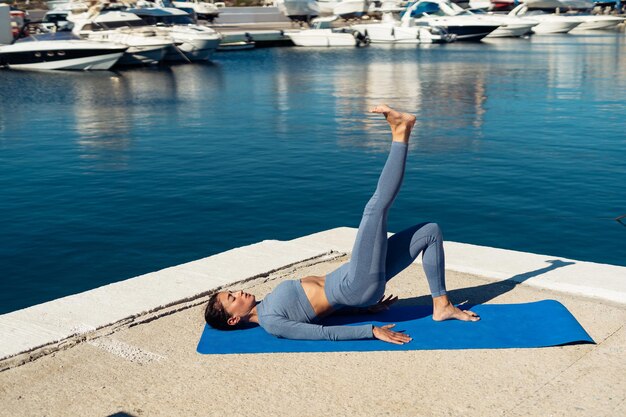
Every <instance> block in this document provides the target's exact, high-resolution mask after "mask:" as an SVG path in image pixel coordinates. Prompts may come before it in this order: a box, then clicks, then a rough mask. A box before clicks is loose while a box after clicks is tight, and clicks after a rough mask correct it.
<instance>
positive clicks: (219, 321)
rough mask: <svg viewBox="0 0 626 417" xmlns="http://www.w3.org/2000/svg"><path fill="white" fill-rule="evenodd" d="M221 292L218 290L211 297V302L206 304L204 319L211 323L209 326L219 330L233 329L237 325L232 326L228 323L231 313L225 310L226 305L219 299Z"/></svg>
mask: <svg viewBox="0 0 626 417" xmlns="http://www.w3.org/2000/svg"><path fill="white" fill-rule="evenodd" d="M218 295H219V292H216V293H215V294H213V295H212V296H211V298H209V302H208V304H207V306H206V310H204V319H205V320H206V322H207V323H208V324H209V326H211V327H213V328H214V329H219V330H233V329H235V328H236V327H237V326H231V325H230V324H228V319H229V318H230V315H228V313H227V312H226V310H224V306H223V305H222V303H221V302H220V300H218V299H217V296H218Z"/></svg>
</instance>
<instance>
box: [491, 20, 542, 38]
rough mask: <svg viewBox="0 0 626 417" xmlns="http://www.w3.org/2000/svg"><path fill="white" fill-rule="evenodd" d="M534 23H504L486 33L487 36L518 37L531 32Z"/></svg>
mask: <svg viewBox="0 0 626 417" xmlns="http://www.w3.org/2000/svg"><path fill="white" fill-rule="evenodd" d="M534 26H536V24H535V23H529V24H504V25H502V26H500V27H499V28H498V29H496V30H494V31H493V32H491V33H490V34H489V35H487V37H488V38H518V37H520V36H524V35H527V34H529V33H532V29H533V27H534Z"/></svg>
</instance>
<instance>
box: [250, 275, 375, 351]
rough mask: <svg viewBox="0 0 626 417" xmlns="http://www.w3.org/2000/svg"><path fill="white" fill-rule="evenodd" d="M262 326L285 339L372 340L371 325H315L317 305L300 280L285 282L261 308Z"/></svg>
mask: <svg viewBox="0 0 626 417" xmlns="http://www.w3.org/2000/svg"><path fill="white" fill-rule="evenodd" d="M257 314H258V318H259V324H260V325H261V327H263V329H265V331H267V332H268V333H270V334H273V335H274V336H278V337H284V338H285V339H307V340H321V339H326V340H353V339H371V338H372V337H373V335H372V330H373V327H372V325H371V324H362V325H358V326H323V325H320V324H315V321H316V318H317V317H316V316H315V312H314V311H313V306H311V303H310V302H309V299H308V298H307V297H306V293H305V292H304V288H302V284H301V283H300V281H299V280H295V281H284V282H281V283H280V284H279V285H278V286H277V287H276V288H275V289H274V291H272V292H271V293H270V294H268V295H267V296H266V297H265V298H264V299H263V300H262V301H261V302H260V303H259V304H258V305H257Z"/></svg>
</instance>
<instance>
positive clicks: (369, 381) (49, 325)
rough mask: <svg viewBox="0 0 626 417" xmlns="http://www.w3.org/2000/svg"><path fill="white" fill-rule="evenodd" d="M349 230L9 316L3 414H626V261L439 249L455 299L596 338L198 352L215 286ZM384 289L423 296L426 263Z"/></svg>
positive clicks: (317, 253)
mask: <svg viewBox="0 0 626 417" xmlns="http://www.w3.org/2000/svg"><path fill="white" fill-rule="evenodd" d="M355 232H356V230H355V229H350V228H339V229H332V230H328V231H325V232H321V233H317V234H313V235H309V236H305V237H302V238H299V239H294V240H291V241H287V242H282V241H272V240H269V241H263V242H260V243H257V244H254V245H250V246H246V247H242V248H237V249H233V250H231V251H228V252H224V253H221V254H217V255H214V256H211V257H208V258H204V259H201V260H198V261H194V262H190V263H187V264H183V265H178V266H175V267H172V268H167V269H165V270H162V271H158V272H154V273H151V274H146V275H143V276H140V277H136V278H133V279H130V280H126V281H122V282H119V283H115V284H111V285H107V286H104V287H101V288H97V289H94V290H91V291H87V292H85V293H81V294H77V295H73V296H70V297H65V298H62V299H59V300H54V301H51V302H49V303H44V304H40V305H37V306H33V307H30V308H27V309H24V310H19V311H16V312H13V313H9V314H5V315H2V316H0V358H1V359H0V369H1V370H2V371H1V372H0V402H1V403H2V404H3V407H1V408H0V416H4V415H7V416H9V415H11V416H14V415H23V416H30V415H33V416H34V415H48V416H56V415H59V416H61V415H103V416H105V415H131V416H143V415H146V416H153V415H157V416H158V415H164V416H165V415H168V416H170V415H202V416H206V415H258V414H261V413H262V414H264V415H298V416H299V415H311V416H319V415H330V414H339V415H364V416H373V415H387V414H391V415H400V416H402V415H407V416H420V415H425V416H432V415H451V416H452V415H453V416H459V415H515V416H517V415H519V416H522V415H524V416H528V415H536V416H545V415H563V416H565V415H567V416H571V415H590V416H591V415H593V416H596V415H603V416H612V415H615V416H618V415H619V416H621V415H624V413H626V362H625V361H624V360H623V359H624V352H625V347H626V329H624V324H625V323H626V268H624V267H617V266H611V265H601V264H594V263H589V262H580V261H576V260H569V259H563V258H558V257H553V256H546V255H537V254H528V253H522V252H515V251H509V250H503V249H495V248H487V247H480V246H474V245H467V244H462V243H454V242H447V243H446V247H445V249H446V257H447V262H448V264H447V266H448V269H447V274H448V277H447V281H448V283H449V289H450V296H451V298H452V299H453V301H455V302H461V301H464V300H465V299H469V300H470V301H471V300H480V301H481V302H486V303H514V302H530V301H536V300H540V299H547V298H552V299H557V300H559V301H560V302H561V303H563V304H564V305H565V306H566V307H567V308H568V309H569V310H570V311H571V312H572V313H573V314H574V316H575V317H576V318H577V319H578V320H579V322H580V323H581V324H582V325H583V327H585V329H586V330H587V331H588V332H589V333H590V335H591V336H592V337H593V338H594V340H595V341H596V342H597V344H596V345H576V346H563V347H553V348H543V349H502V350H465V351H413V352H369V353H345V352H343V353H306V354H303V353H299V354H298V353H290V354H260V355H227V356H220V355H206V356H204V355H199V354H197V353H196V352H195V347H196V344H197V342H198V339H199V337H200V334H201V332H202V328H203V320H202V310H203V308H202V304H203V303H204V302H205V301H206V299H207V298H208V296H209V294H210V293H212V292H213V291H215V290H216V289H219V288H244V289H246V291H248V292H251V293H253V294H255V295H256V296H257V298H259V299H261V298H262V297H263V296H264V295H265V294H267V293H268V292H269V291H271V289H272V288H274V287H275V286H276V285H277V284H278V283H279V282H280V281H282V280H284V279H292V278H296V277H302V276H306V275H322V274H325V273H327V272H329V271H331V270H332V269H334V268H336V267H337V266H338V265H340V264H341V263H342V262H345V261H346V260H347V259H349V252H350V250H351V246H352V243H353V240H354V236H355ZM388 293H393V294H396V295H399V296H400V298H401V301H400V302H401V303H403V304H425V303H429V302H430V298H429V297H428V296H427V294H428V289H427V283H426V279H425V277H424V276H423V272H422V270H421V267H420V265H412V266H411V267H410V268H409V269H407V270H406V271H404V272H403V273H402V274H400V276H398V277H397V278H395V279H394V280H393V281H391V282H390V285H389V287H388ZM412 336H413V337H419V336H418V335H412ZM116 413H118V414H116ZM119 413H121V414H119Z"/></svg>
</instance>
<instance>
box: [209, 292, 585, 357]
mask: <svg viewBox="0 0 626 417" xmlns="http://www.w3.org/2000/svg"><path fill="white" fill-rule="evenodd" d="M471 309H472V311H475V312H476V313H477V314H478V315H480V318H481V320H480V321H478V322H462V321H458V320H450V321H444V322H435V321H433V320H432V317H431V315H432V307H430V306H405V307H392V308H391V309H389V310H387V311H384V312H382V313H378V314H361V315H352V316H351V315H344V316H342V315H336V316H331V317H329V318H328V319H326V320H324V321H323V323H322V324H326V325H339V324H344V325H356V324H363V323H373V324H374V325H377V326H380V325H383V324H388V323H396V327H395V328H394V330H396V331H405V332H406V333H407V334H409V335H410V336H411V337H412V338H413V340H412V341H411V342H410V343H407V344H404V345H394V344H391V343H385V342H382V341H380V340H376V339H366V340H347V341H338V342H333V341H326V340H288V339H280V338H277V337H275V336H272V335H270V334H268V333H266V332H265V330H263V329H262V328H261V327H259V326H256V325H254V326H253V327H250V328H247V329H243V330H231V331H222V330H216V329H213V328H212V327H210V326H208V325H205V328H204V331H203V333H202V337H201V338H200V342H199V343H198V348H197V351H198V353H204V354H230V353H271V352H351V351H352V352H370V351H382V350H433V349H502V348H537V347H546V346H560V345H566V344H573V343H594V341H593V339H592V338H591V337H590V336H589V335H588V334H587V332H586V331H585V329H583V328H582V326H581V325H580V324H579V323H578V321H576V319H575V318H574V316H572V314H571V313H570V312H569V311H568V310H567V309H566V308H565V307H564V306H563V305H562V304H561V303H559V302H558V301H554V300H544V301H538V302H534V303H526V304H485V305H476V306H473V307H472V308H471Z"/></svg>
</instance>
